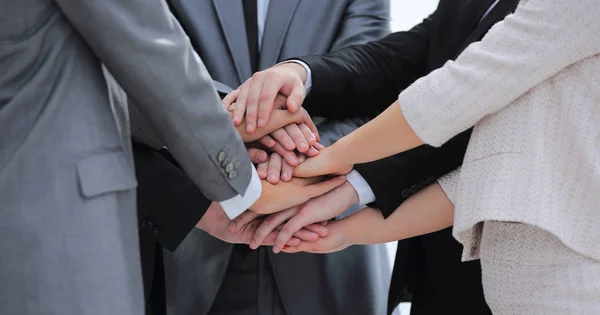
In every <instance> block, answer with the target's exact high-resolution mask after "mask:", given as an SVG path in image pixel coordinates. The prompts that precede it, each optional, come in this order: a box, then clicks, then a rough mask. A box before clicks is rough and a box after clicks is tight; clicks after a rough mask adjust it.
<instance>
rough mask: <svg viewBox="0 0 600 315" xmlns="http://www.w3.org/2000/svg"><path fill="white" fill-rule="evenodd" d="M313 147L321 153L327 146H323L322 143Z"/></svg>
mask: <svg viewBox="0 0 600 315" xmlns="http://www.w3.org/2000/svg"><path fill="white" fill-rule="evenodd" d="M313 147H315V149H317V150H319V151H321V150H323V149H325V146H324V145H322V144H321V143H320V142H317V143H315V145H313Z"/></svg>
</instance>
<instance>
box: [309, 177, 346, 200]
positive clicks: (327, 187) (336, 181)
mask: <svg viewBox="0 0 600 315" xmlns="http://www.w3.org/2000/svg"><path fill="white" fill-rule="evenodd" d="M345 182H346V176H336V177H334V178H332V179H329V180H326V181H322V182H320V183H316V184H313V185H310V186H309V187H307V188H308V196H309V198H314V197H318V196H321V195H323V194H324V193H327V192H330V191H332V190H333V189H335V188H336V187H338V186H340V185H342V184H343V183H345Z"/></svg>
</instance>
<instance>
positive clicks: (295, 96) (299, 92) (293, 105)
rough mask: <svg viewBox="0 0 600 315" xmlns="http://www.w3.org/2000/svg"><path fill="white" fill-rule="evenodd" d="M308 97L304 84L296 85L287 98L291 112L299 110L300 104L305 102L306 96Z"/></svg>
mask: <svg viewBox="0 0 600 315" xmlns="http://www.w3.org/2000/svg"><path fill="white" fill-rule="evenodd" d="M305 97H306V89H305V88H304V85H302V84H296V85H294V88H293V89H292V91H291V92H290V95H289V96H288V98H287V102H286V104H287V108H288V110H289V111H290V112H297V111H298V109H300V105H302V103H303V102H304V98H305Z"/></svg>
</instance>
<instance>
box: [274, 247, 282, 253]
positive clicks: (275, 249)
mask: <svg viewBox="0 0 600 315" xmlns="http://www.w3.org/2000/svg"><path fill="white" fill-rule="evenodd" d="M280 251H281V248H279V246H275V247H273V253H275V254H278V253H279V252H280Z"/></svg>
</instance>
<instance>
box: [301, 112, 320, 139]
mask: <svg viewBox="0 0 600 315" xmlns="http://www.w3.org/2000/svg"><path fill="white" fill-rule="evenodd" d="M302 111H303V115H304V121H303V123H304V124H306V126H307V127H308V129H310V131H312V133H313V134H314V135H315V137H316V138H317V141H321V136H320V135H319V129H317V126H316V125H315V123H314V122H313V121H312V118H311V117H310V115H309V114H308V112H307V111H306V110H305V109H302Z"/></svg>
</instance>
